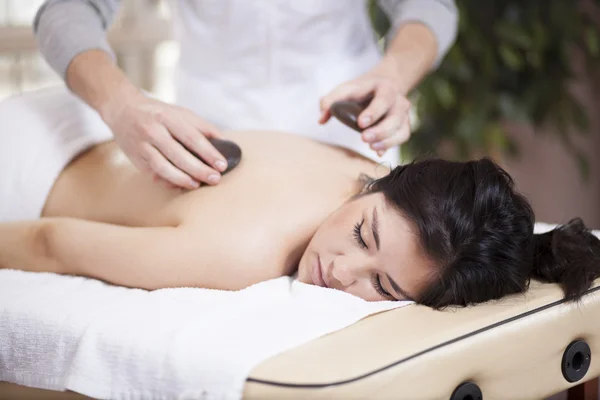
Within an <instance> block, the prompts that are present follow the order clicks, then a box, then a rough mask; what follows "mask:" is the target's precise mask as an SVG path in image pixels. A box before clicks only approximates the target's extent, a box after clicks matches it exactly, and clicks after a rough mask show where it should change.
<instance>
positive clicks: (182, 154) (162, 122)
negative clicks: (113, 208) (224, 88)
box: [34, 0, 227, 189]
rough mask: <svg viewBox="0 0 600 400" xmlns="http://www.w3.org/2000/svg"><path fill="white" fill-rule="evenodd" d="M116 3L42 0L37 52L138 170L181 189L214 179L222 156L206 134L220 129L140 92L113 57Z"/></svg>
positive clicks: (37, 23)
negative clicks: (111, 27)
mask: <svg viewBox="0 0 600 400" xmlns="http://www.w3.org/2000/svg"><path fill="white" fill-rule="evenodd" d="M119 5H120V0H85V1H83V0H46V2H45V3H44V4H43V5H42V7H41V8H40V9H39V11H38V13H37V15H36V18H35V21H34V30H35V33H36V38H37V41H38V43H39V46H40V49H41V52H42V54H43V55H44V57H45V58H46V60H47V61H48V62H49V63H50V65H52V67H53V68H54V69H55V70H56V71H57V72H58V73H59V74H60V75H61V76H62V77H63V79H64V80H65V82H66V83H67V86H68V87H69V88H70V89H71V91H73V92H74V93H75V94H77V95H78V96H79V97H80V98H81V99H83V100H84V101H85V102H86V103H87V104H88V105H90V106H91V107H92V108H93V109H95V110H96V111H97V112H98V114H99V115H100V116H101V117H102V119H103V120H104V122H105V123H106V124H107V125H108V126H109V127H110V129H111V130H112V132H113V133H114V135H115V138H116V141H117V143H118V144H119V146H120V147H121V149H122V150H123V152H124V153H125V154H126V155H127V157H128V158H129V159H130V160H131V161H132V163H133V164H134V165H135V166H136V167H137V168H138V169H139V170H141V171H143V172H145V173H147V174H149V175H154V177H158V178H161V179H162V180H163V181H166V182H168V183H170V184H171V185H174V186H177V187H182V188H187V189H195V188H197V187H198V186H199V185H200V182H204V183H207V184H210V185H215V184H217V183H218V182H219V180H220V177H221V174H220V172H222V171H225V170H226V169H227V162H226V160H225V158H224V157H223V155H222V154H220V153H219V152H218V151H217V150H216V149H215V148H214V146H213V145H212V144H211V143H210V142H209V141H208V140H207V138H211V137H217V138H219V137H221V134H220V132H219V130H218V129H217V128H216V127H215V126H213V125H212V124H210V123H208V122H207V121H204V120H203V119H201V118H200V117H198V116H197V115H195V114H194V113H192V112H191V111H189V110H187V109H183V108H181V107H176V106H174V105H171V104H167V103H164V102H161V101H159V100H156V99H152V98H149V97H147V96H145V95H144V94H143V93H142V92H141V91H140V90H139V89H138V88H137V87H136V86H135V85H134V84H133V83H132V82H131V81H130V80H129V79H128V78H127V76H126V75H125V73H124V72H123V71H121V70H120V69H119V67H118V66H117V65H116V64H115V62H114V58H115V57H114V54H113V52H112V50H111V48H110V46H109V45H108V42H107V38H106V29H107V28H108V27H109V25H110V23H111V21H112V19H113V18H114V16H115V13H116V12H117V9H118V6H119ZM188 149H190V150H191V152H190V151H189V150H188ZM193 153H195V154H197V155H199V156H200V158H201V159H202V160H205V161H206V162H207V164H208V165H206V164H205V163H203V162H202V161H201V160H200V159H198V158H197V157H196V156H195V155H194V154H193Z"/></svg>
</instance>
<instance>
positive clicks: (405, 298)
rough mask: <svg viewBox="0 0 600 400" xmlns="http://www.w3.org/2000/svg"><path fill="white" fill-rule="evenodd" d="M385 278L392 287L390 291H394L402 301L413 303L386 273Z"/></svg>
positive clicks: (410, 297)
mask: <svg viewBox="0 0 600 400" xmlns="http://www.w3.org/2000/svg"><path fill="white" fill-rule="evenodd" d="M385 276H387V278H388V280H389V281H390V285H392V289H394V291H395V292H396V294H397V295H399V296H398V297H402V298H403V299H404V300H410V301H414V299H413V298H412V296H410V295H409V294H408V293H406V292H405V291H404V290H403V289H402V288H401V287H400V285H398V284H397V283H396V282H395V281H394V280H393V279H392V277H391V276H390V275H389V274H388V273H386V274H385Z"/></svg>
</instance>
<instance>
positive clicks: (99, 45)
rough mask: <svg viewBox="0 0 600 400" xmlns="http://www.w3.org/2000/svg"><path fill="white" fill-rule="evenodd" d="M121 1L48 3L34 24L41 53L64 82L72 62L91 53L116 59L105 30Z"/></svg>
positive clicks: (56, 0) (51, 0) (61, 0)
mask: <svg viewBox="0 0 600 400" xmlns="http://www.w3.org/2000/svg"><path fill="white" fill-rule="evenodd" d="M119 5H120V0H46V1H45V2H44V3H43V4H42V6H41V7H40V8H39V10H38V11H37V13H36V15H35V19H34V21H33V31H34V33H35V36H36V39H37V42H38V46H39V48H40V51H41V53H42V55H43V56H44V58H45V59H46V61H47V62H48V64H50V66H51V67H52V68H53V69H54V70H55V71H56V72H57V73H58V74H59V75H60V76H61V77H62V78H63V80H64V79H65V75H66V72H67V67H68V66H69V64H70V63H71V60H73V58H74V57H75V56H76V55H78V54H79V53H81V52H84V51H86V50H91V49H100V50H104V51H106V52H107V53H108V54H109V55H111V57H112V58H113V59H114V58H115V55H114V53H113V51H112V49H111V48H110V45H109V44H108V40H107V38H106V30H107V29H108V28H109V27H110V24H111V23H112V21H113V19H114V17H115V15H116V13H117V10H118V8H119Z"/></svg>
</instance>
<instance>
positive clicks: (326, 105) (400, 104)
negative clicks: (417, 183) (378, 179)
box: [319, 62, 410, 156]
mask: <svg viewBox="0 0 600 400" xmlns="http://www.w3.org/2000/svg"><path fill="white" fill-rule="evenodd" d="M369 97H372V100H371V101H370V103H369V105H368V106H367V108H366V109H365V110H364V111H363V112H362V113H361V114H360V115H359V116H358V126H359V127H361V128H362V129H363V131H362V133H361V136H362V140H363V141H364V142H366V143H369V144H370V146H369V147H370V148H371V149H373V150H374V151H376V152H377V154H378V155H379V156H382V155H383V154H384V153H385V152H386V151H387V150H388V149H390V148H391V147H394V146H398V145H400V144H402V143H404V142H406V141H407V140H408V138H409V137H410V121H409V116H408V113H409V110H410V102H409V101H408V99H407V98H406V96H405V95H404V94H403V88H402V85H401V83H400V79H399V77H397V76H396V74H395V73H394V72H393V67H391V66H389V65H386V64H384V62H382V63H381V64H379V65H378V66H377V67H375V68H374V69H373V70H371V71H369V72H367V73H366V74H364V75H362V76H360V77H358V78H356V79H353V80H351V81H348V82H345V83H342V84H341V85H339V86H338V87H336V88H335V89H333V90H332V91H331V92H330V93H329V94H327V95H326V96H324V97H322V98H321V118H320V120H319V123H321V124H324V123H326V122H327V121H328V120H329V119H330V118H331V111H330V109H331V105H332V104H333V103H335V102H337V101H341V100H356V101H363V100H365V99H367V98H369ZM382 117H383V118H382ZM380 118H382V119H381V121H379V119H380ZM377 121H379V122H378V123H377V124H375V125H373V124H374V123H375V122H377Z"/></svg>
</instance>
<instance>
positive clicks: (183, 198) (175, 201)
mask: <svg viewBox="0 0 600 400" xmlns="http://www.w3.org/2000/svg"><path fill="white" fill-rule="evenodd" d="M0 121H2V123H3V126H4V127H3V132H4V134H3V135H2V139H1V140H2V143H1V145H0V156H1V160H2V163H3V168H2V172H1V174H2V176H1V178H0V179H1V181H0V193H1V195H2V198H1V202H0V219H1V220H2V221H3V222H2V223H1V224H0V267H2V268H12V269H21V270H26V271H47V272H55V273H59V274H73V275H81V276H86V277H91V278H96V279H100V280H103V281H106V282H109V283H112V284H115V285H122V286H127V287H136V288H143V289H149V290H152V289H158V288H166V287H178V286H187V287H202V288H214V289H228V290H236V289H241V288H244V287H246V286H249V285H252V284H254V283H257V282H261V281H264V280H267V279H271V278H275V277H279V276H283V275H291V274H295V273H297V276H298V279H299V280H300V281H302V282H306V283H309V284H315V285H319V286H325V287H329V288H332V289H337V290H342V291H345V292H348V293H351V294H353V295H356V296H359V297H361V298H364V299H366V300H374V301H376V300H385V299H392V300H393V299H412V300H414V301H416V302H418V303H421V304H425V305H428V306H431V307H436V308H440V307H444V306H447V305H466V304H473V303H478V302H483V301H486V300H490V299H495V298H499V297H502V296H505V295H507V294H511V293H520V292H523V291H525V290H526V289H527V286H528V283H529V280H530V278H536V279H541V280H543V281H548V282H557V283H560V284H561V285H562V286H563V288H564V290H565V294H566V295H567V296H575V297H577V296H578V295H580V294H581V293H582V292H583V291H585V289H587V288H588V287H589V286H590V285H591V283H592V281H593V280H594V279H595V278H596V277H598V276H599V273H600V241H599V240H598V239H597V238H596V237H594V236H593V235H592V234H591V233H590V232H589V231H588V230H587V229H586V227H585V226H584V224H583V223H582V222H581V221H580V220H574V221H572V222H570V223H569V224H567V225H565V226H561V227H559V228H557V229H555V230H553V231H551V232H549V233H545V234H542V235H534V234H533V227H534V214H533V212H532V209H531V207H530V205H529V203H528V202H527V200H526V199H525V198H524V197H523V196H521V195H520V194H518V193H516V192H515V190H514V188H513V182H512V180H511V178H510V176H508V175H507V173H506V172H504V171H503V170H502V169H500V168H499V167H498V166H497V165H495V164H494V163H493V162H492V161H490V160H487V159H482V160H479V161H471V162H466V163H457V162H448V161H443V160H427V161H422V162H416V163H412V164H409V165H405V166H399V167H397V168H395V169H393V170H391V171H390V170H389V169H387V168H386V167H384V166H381V165H378V164H376V163H375V162H372V161H370V160H367V159H365V158H363V157H361V156H359V155H357V154H354V153H351V152H350V151H347V150H343V149H341V148H337V147H333V146H330V145H326V144H322V143H318V142H315V141H311V140H310V139H306V138H302V137H298V136H294V135H288V134H284V133H271V132H260V131H256V132H228V133H227V134H226V136H227V138H228V139H230V140H232V141H234V142H236V143H237V144H238V145H239V146H240V147H241V148H242V151H243V159H242V161H241V163H240V164H239V165H238V166H237V168H235V169H234V170H232V171H231V172H229V173H228V174H227V175H224V176H223V177H222V179H221V182H220V183H219V184H218V185H217V186H203V187H201V188H199V189H196V190H191V191H182V190H179V189H169V188H165V187H163V186H160V185H158V184H156V183H155V182H152V180H151V179H147V178H146V177H145V175H143V174H141V173H139V172H138V171H137V170H136V169H135V168H134V167H133V166H132V165H131V164H130V163H129V162H128V160H127V159H126V158H125V157H124V156H123V154H122V153H121V151H119V148H118V147H117V145H116V144H115V143H114V142H113V141H112V140H111V135H110V132H108V130H107V128H106V126H105V125H103V124H102V122H101V121H100V120H99V119H98V117H96V116H95V114H93V113H92V112H91V111H90V110H89V109H88V108H86V107H85V106H84V105H83V104H82V103H81V102H80V101H78V100H77V99H75V98H74V97H73V96H71V95H70V94H69V93H67V91H66V90H64V89H52V90H45V91H40V92H35V93H28V94H25V95H22V96H19V97H13V98H11V99H9V100H6V101H4V102H3V103H1V104H0ZM5 165H6V167H5ZM366 176H368V177H371V178H373V179H372V180H371V181H369V180H368V179H366V178H365V177H366ZM40 217H41V218H40ZM9 220H10V221H9Z"/></svg>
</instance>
